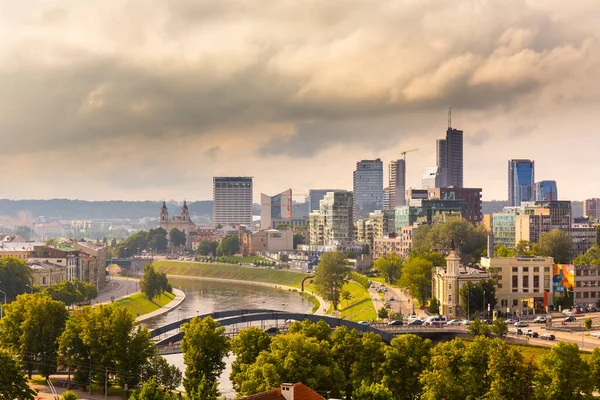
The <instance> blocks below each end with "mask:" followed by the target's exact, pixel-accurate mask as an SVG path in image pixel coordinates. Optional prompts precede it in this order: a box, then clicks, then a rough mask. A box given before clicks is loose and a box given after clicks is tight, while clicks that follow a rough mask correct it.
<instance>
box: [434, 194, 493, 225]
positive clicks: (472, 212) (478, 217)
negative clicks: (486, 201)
mask: <svg viewBox="0 0 600 400" xmlns="http://www.w3.org/2000/svg"><path fill="white" fill-rule="evenodd" d="M427 192H428V199H429V200H464V201H465V202H466V210H465V211H466V212H465V215H464V218H465V219H467V220H468V221H469V222H471V223H472V224H473V225H477V224H479V223H481V221H482V220H483V212H482V205H481V189H480V188H455V187H445V188H430V189H428V190H427Z"/></svg>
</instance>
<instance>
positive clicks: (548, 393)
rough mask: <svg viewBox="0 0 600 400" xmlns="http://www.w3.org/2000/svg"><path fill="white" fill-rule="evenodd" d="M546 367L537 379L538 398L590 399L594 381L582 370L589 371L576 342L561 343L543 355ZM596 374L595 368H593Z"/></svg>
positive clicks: (542, 363)
mask: <svg viewBox="0 0 600 400" xmlns="http://www.w3.org/2000/svg"><path fill="white" fill-rule="evenodd" d="M540 365H543V366H544V368H543V369H542V370H540V371H539V372H538V374H537V376H536V380H535V388H536V393H537V396H538V399H556V400H568V399H587V398H590V397H591V394H592V387H593V384H592V380H591V379H590V378H589V376H588V374H585V373H582V371H587V370H588V368H589V367H588V365H587V363H586V362H585V361H584V360H583V359H582V358H581V354H580V352H579V347H577V344H575V343H566V342H558V343H557V344H556V345H554V346H552V348H551V350H550V353H548V354H547V355H545V356H543V357H542V359H541V360H540ZM592 371H593V367H592Z"/></svg>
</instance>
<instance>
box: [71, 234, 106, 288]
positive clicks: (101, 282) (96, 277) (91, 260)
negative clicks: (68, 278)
mask: <svg viewBox="0 0 600 400" xmlns="http://www.w3.org/2000/svg"><path fill="white" fill-rule="evenodd" d="M72 246H73V248H74V249H76V250H79V252H80V253H81V280H82V281H85V282H89V283H91V284H93V285H94V286H96V289H102V288H104V286H105V285H106V259H107V257H108V247H107V246H104V245H101V244H94V243H93V242H86V241H80V242H74V243H72Z"/></svg>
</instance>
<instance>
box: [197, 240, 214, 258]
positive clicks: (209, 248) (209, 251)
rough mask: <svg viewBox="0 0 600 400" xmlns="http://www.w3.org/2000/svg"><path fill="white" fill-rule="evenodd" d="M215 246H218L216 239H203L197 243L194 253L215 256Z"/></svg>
mask: <svg viewBox="0 0 600 400" xmlns="http://www.w3.org/2000/svg"><path fill="white" fill-rule="evenodd" d="M217 247H219V242H217V241H216V240H212V241H211V240H203V241H201V242H200V243H198V248H197V249H196V253H197V254H198V255H200V256H216V255H217Z"/></svg>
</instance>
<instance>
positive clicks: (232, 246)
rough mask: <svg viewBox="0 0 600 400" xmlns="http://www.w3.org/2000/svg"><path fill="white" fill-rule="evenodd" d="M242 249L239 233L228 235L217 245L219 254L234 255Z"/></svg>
mask: <svg viewBox="0 0 600 400" xmlns="http://www.w3.org/2000/svg"><path fill="white" fill-rule="evenodd" d="M239 251H240V241H239V238H238V236H237V235H227V236H225V237H224V238H223V240H221V243H219V245H218V246H217V255H218V256H232V255H234V254H236V253H238V252H239Z"/></svg>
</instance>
